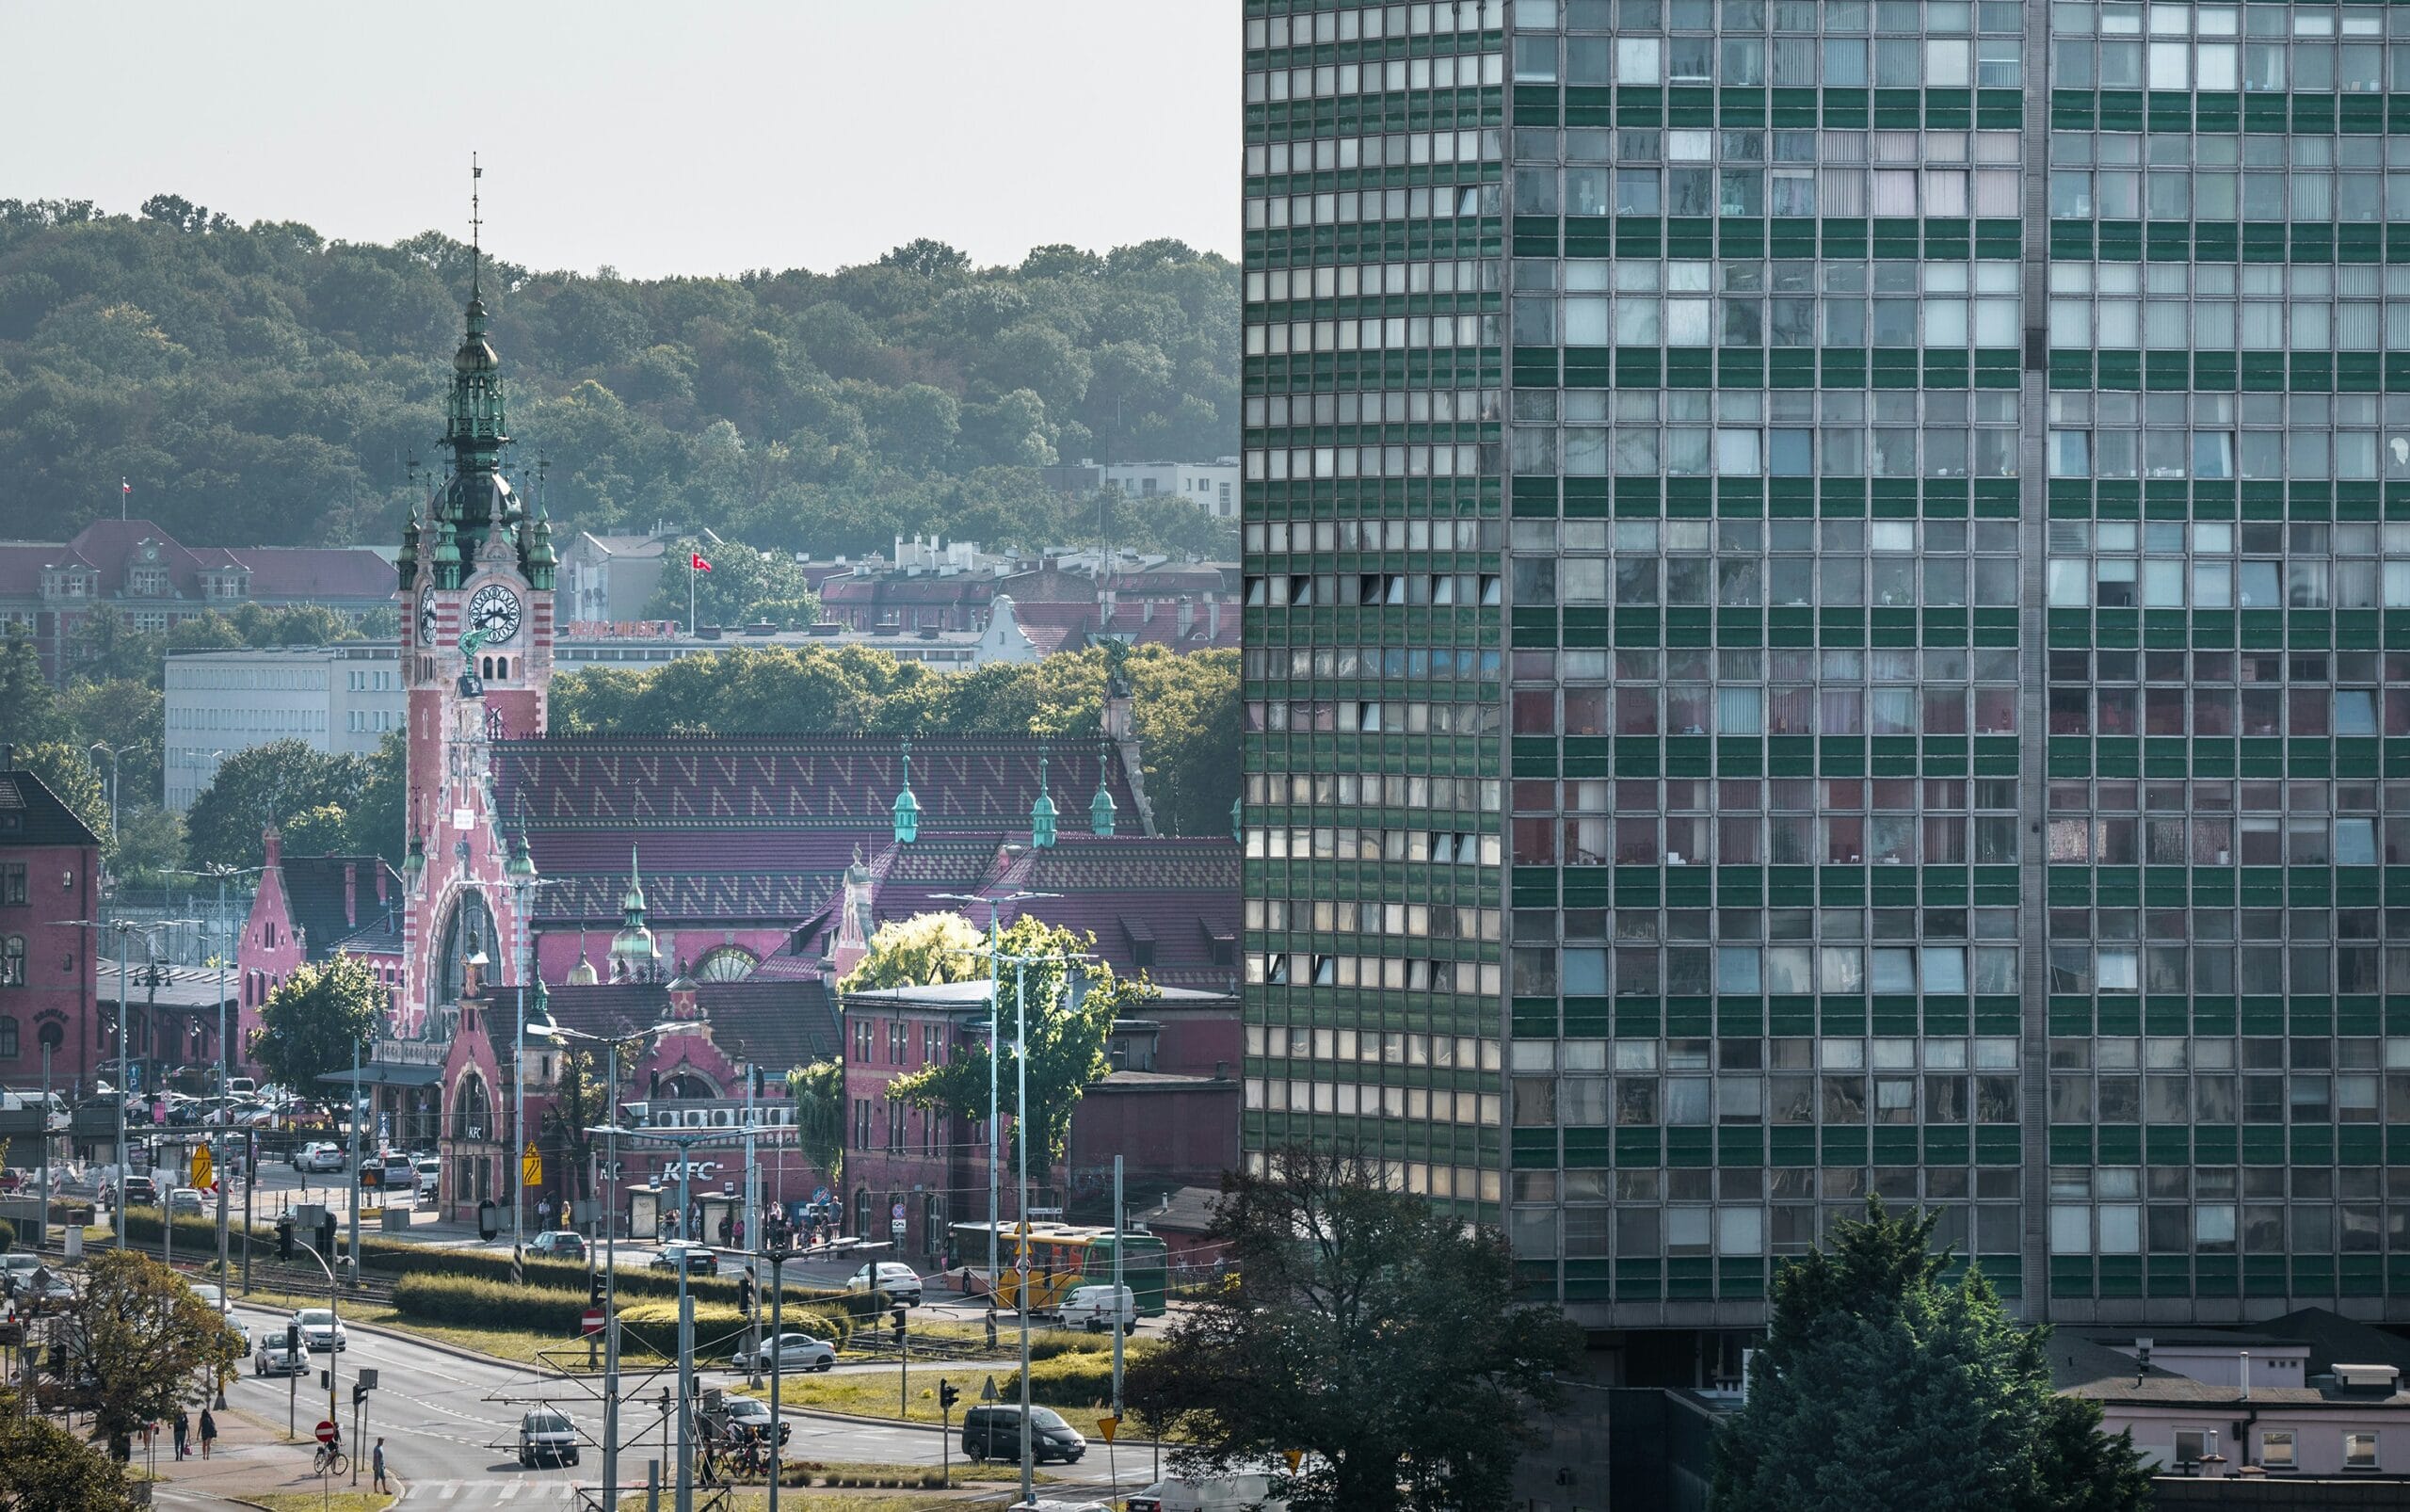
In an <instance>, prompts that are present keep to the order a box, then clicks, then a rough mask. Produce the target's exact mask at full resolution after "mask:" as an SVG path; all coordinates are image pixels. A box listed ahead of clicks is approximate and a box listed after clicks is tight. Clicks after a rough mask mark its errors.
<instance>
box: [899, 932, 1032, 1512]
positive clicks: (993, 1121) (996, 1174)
mask: <svg viewBox="0 0 2410 1512" xmlns="http://www.w3.org/2000/svg"><path fill="white" fill-rule="evenodd" d="M929 895H930V896H931V897H932V898H936V899H940V900H941V901H943V902H947V903H984V904H986V905H988V1306H989V1307H990V1308H991V1309H992V1308H993V1307H994V1306H995V1302H996V1281H997V1277H998V1273H999V1270H1000V1263H999V1259H1000V1257H999V1250H1000V1247H1001V1231H1002V1230H1003V1227H1004V1215H1003V1214H1002V1213H1001V1212H1000V1211H999V1210H1000V1208H1001V1205H1002V1204H1001V1182H1002V1180H1003V1177H1002V1174H1001V1172H1002V1166H1003V1165H1004V1154H1003V1150H1002V1149H1001V1146H1000V1141H1001V1139H1002V1138H1003V1127H1004V1126H1003V1123H1002V1121H1001V1118H1002V1115H1003V1109H1002V1108H1001V1107H1000V1106H999V1105H998V1104H997V1102H996V1074H997V1068H996V1044H997V1041H998V1040H999V1038H1000V1037H1001V1036H1000V1034H999V1032H998V1024H997V1021H998V1019H1000V1018H1001V1017H1002V1016H1003V1013H1004V1007H1003V1005H1001V1004H1000V1003H998V1002H997V999H998V998H999V997H1000V996H1001V995H1002V993H1003V990H1004V989H1003V974H1004V965H1003V960H1004V957H1003V954H1002V953H1003V950H1004V946H1003V945H1002V943H1000V940H1001V937H1000V936H999V935H998V933H997V928H996V917H997V913H998V910H999V909H1003V907H1004V905H1005V904H1007V903H1030V902H1035V901H1036V900H1037V899H1039V898H1059V897H1061V896H1062V895H1063V894H1062V893H1030V892H1019V893H993V894H990V895H988V896H985V897H983V896H981V895H979V894H978V893H930V894H929ZM1023 1500H1027V1498H1025V1497H1024V1498H1023Z"/></svg>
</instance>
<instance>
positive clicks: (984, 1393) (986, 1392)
mask: <svg viewBox="0 0 2410 1512" xmlns="http://www.w3.org/2000/svg"><path fill="white" fill-rule="evenodd" d="M995 1399H996V1377H994V1376H993V1375H990V1376H988V1384H987V1385H985V1386H983V1387H981V1388H979V1400H980V1401H982V1402H992V1401H994V1400H995Z"/></svg>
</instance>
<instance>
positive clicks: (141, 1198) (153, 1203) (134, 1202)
mask: <svg viewBox="0 0 2410 1512" xmlns="http://www.w3.org/2000/svg"><path fill="white" fill-rule="evenodd" d="M125 1205H126V1206H127V1207H130V1208H155V1207H157V1206H158V1205H159V1183H158V1182H156V1181H153V1179H152V1178H150V1177H148V1176H129V1177H127V1178H126V1179H125Z"/></svg>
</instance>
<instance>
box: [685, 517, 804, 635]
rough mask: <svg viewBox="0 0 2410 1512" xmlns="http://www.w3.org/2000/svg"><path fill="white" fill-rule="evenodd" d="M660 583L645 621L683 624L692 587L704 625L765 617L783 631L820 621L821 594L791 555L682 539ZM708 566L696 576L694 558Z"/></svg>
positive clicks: (743, 622) (723, 542)
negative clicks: (674, 621)
mask: <svg viewBox="0 0 2410 1512" xmlns="http://www.w3.org/2000/svg"><path fill="white" fill-rule="evenodd" d="M667 556H668V563H667V566H666V567H664V568H663V569H662V573H661V582H660V585H659V586H658V587H655V588H654V589H653V590H652V598H651V602H649V603H646V604H645V606H644V618H645V619H675V620H677V621H678V622H679V623H681V624H683V623H685V620H686V613H687V601H686V593H687V588H688V586H689V585H690V584H691V585H692V587H693V589H694V594H695V598H694V604H693V608H694V613H695V615H696V617H697V619H699V621H700V622H701V623H703V624H707V625H749V624H753V623H755V622H757V621H759V620H763V619H766V620H768V621H770V622H771V623H772V624H775V625H778V626H779V627H781V628H791V627H793V626H795V625H808V624H811V622H812V621H813V620H815V619H819V618H820V596H819V595H818V594H816V593H814V592H812V591H811V585H810V584H809V583H806V582H805V581H804V579H803V570H802V569H800V568H798V567H797V566H795V555H794V554H793V553H792V552H764V551H756V550H754V549H753V548H752V547H750V546H747V545H744V544H743V543H741V542H738V541H733V540H713V541H706V540H702V539H698V538H696V537H692V536H685V537H681V538H680V539H678V540H677V541H675V542H674V543H672V544H671V546H670V547H669V550H668V553H667ZM698 556H700V557H701V558H702V559H703V560H704V561H706V562H709V563H711V568H710V570H709V571H701V572H698V571H695V568H694V561H695V558H696V557H698Z"/></svg>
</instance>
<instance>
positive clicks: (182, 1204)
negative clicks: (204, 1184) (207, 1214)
mask: <svg viewBox="0 0 2410 1512" xmlns="http://www.w3.org/2000/svg"><path fill="white" fill-rule="evenodd" d="M203 1211H205V1210H204V1209H203V1207H202V1204H201V1192H200V1189H199V1188H197V1187H190V1186H179V1187H177V1188H176V1189H175V1190H173V1191H171V1192H169V1194H168V1216H169V1217H171V1218H176V1217H188V1218H198V1217H200V1216H201V1214H202V1213H203Z"/></svg>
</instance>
